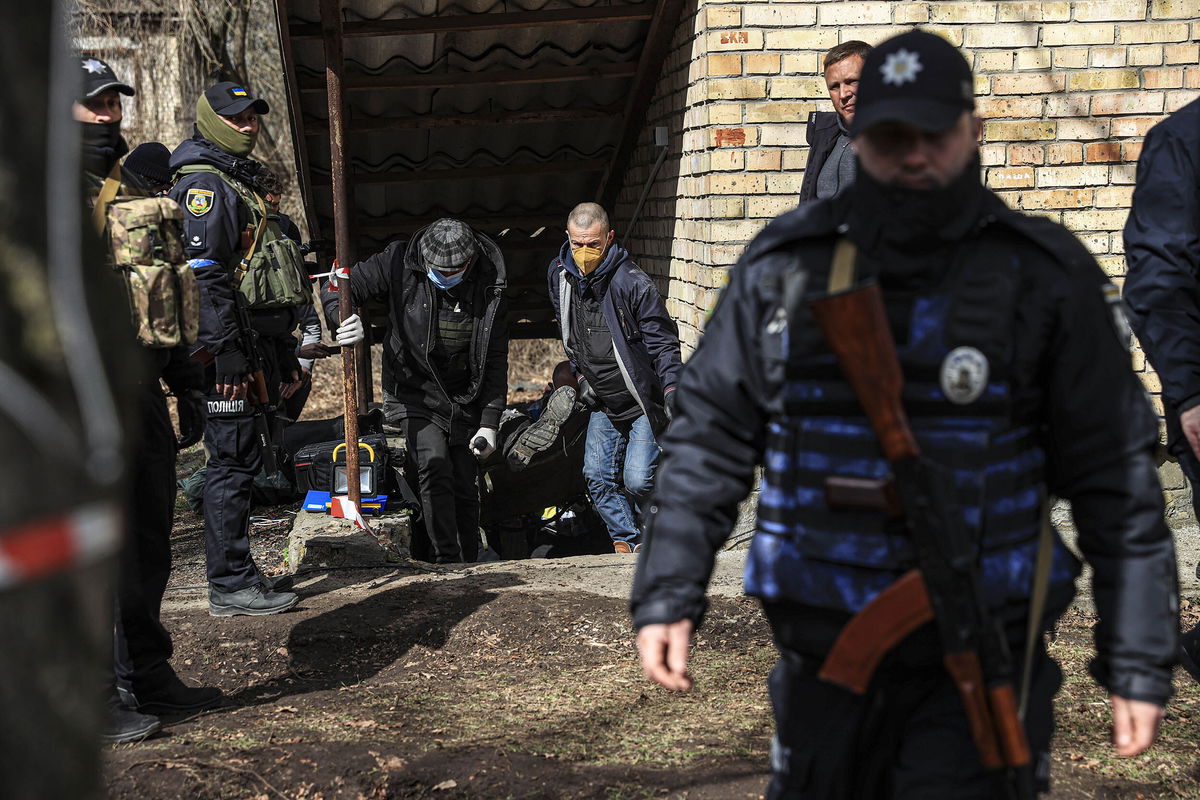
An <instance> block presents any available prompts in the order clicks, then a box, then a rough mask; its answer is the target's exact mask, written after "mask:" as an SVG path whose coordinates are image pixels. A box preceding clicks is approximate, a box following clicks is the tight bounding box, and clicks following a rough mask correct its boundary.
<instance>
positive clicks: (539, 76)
mask: <svg viewBox="0 0 1200 800" xmlns="http://www.w3.org/2000/svg"><path fill="white" fill-rule="evenodd" d="M680 1H681V0H668V2H680ZM637 69H638V65H637V64H633V63H625V62H621V63H616V64H595V65H584V66H576V67H532V68H530V69H507V70H480V71H479V72H441V73H429V74H422V75H392V76H387V75H380V76H373V75H358V76H355V77H354V78H352V79H350V80H348V81H347V82H346V85H345V86H344V87H343V88H344V89H345V90H346V91H351V92H378V91H397V90H402V89H452V88H454V87H456V86H515V85H518V84H525V83H568V82H572V81H591V80H600V79H603V78H629V77H632V76H633V75H634V74H635V73H636V72H637ZM300 91H302V92H309V93H315V92H324V91H325V84H324V82H323V81H320V80H316V79H313V78H304V79H302V80H301V81H300Z"/></svg>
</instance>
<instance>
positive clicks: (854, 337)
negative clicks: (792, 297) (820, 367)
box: [812, 283, 920, 461]
mask: <svg viewBox="0 0 1200 800" xmlns="http://www.w3.org/2000/svg"><path fill="white" fill-rule="evenodd" d="M812 313H813V317H814V318H815V319H816V321H817V324H818V325H820V326H821V330H822V331H823V332H824V333H825V340H826V342H828V344H829V348H830V349H831V350H832V351H833V353H834V355H836V356H837V359H838V363H839V364H840V365H841V367H842V373H843V374H844V375H845V376H846V380H847V382H849V384H850V387H851V388H852V389H854V394H855V395H856V396H857V397H858V401H859V403H861V404H862V406H863V410H864V411H866V412H867V419H869V420H870V421H871V427H872V428H874V429H875V435H876V436H878V437H879V443H880V445H881V446H882V448H883V454H884V456H886V457H887V460H888V461H902V460H904V459H906V458H915V457H916V456H917V455H918V454H919V452H920V451H919V450H918V448H917V441H916V439H915V438H913V435H912V429H911V428H910V427H909V424H908V414H907V413H905V411H904V406H903V404H901V402H900V397H901V391H902V390H903V388H904V373H902V372H901V371H900V359H899V358H898V357H897V356H896V343H895V341H893V339H892V329H891V327H890V326H889V325H888V320H887V312H886V311H885V310H884V307H883V294H882V292H880V290H879V285H878V284H875V283H871V284H867V285H866V286H864V287H863V288H861V289H858V290H856V291H853V292H844V293H842V294H834V295H829V296H828V297H823V298H821V299H820V300H815V301H813V303H812ZM848 365H853V366H854V368H853V369H847V366H848Z"/></svg>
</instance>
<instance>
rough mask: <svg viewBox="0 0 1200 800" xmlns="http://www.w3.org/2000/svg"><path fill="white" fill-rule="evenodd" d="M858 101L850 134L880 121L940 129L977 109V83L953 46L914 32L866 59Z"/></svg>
mask: <svg viewBox="0 0 1200 800" xmlns="http://www.w3.org/2000/svg"><path fill="white" fill-rule="evenodd" d="M856 103H857V108H856V110H855V112H854V122H853V124H852V125H851V127H850V133H851V135H853V136H857V135H858V134H860V133H862V132H863V131H864V130H866V129H867V128H869V127H871V126H872V125H875V124H876V123H879V122H904V123H907V124H909V125H914V126H916V127H918V128H920V129H922V130H926V131H944V130H946V129H948V128H950V127H951V126H953V125H954V123H955V122H957V121H958V118H959V117H960V116H962V112H964V111H971V110H973V109H974V108H975V84H974V79H973V78H972V76H971V67H970V65H969V64H967V60H966V59H965V58H963V54H962V53H960V52H959V50H958V48H957V47H955V46H954V45H952V44H950V43H949V42H947V41H946V40H945V39H943V38H942V37H940V36H935V35H934V34H932V33H926V32H925V31H922V30H919V29H915V28H914V29H913V30H911V31H909V32H907V33H902V34H900V35H899V36H894V37H892V38H891V39H888V40H887V41H885V42H883V43H882V44H880V45H879V46H877V47H876V48H875V49H874V50H872V51H871V52H870V53H869V54H868V55H867V58H866V60H865V61H864V62H863V67H862V74H861V76H860V77H859V81H858V99H857V100H856Z"/></svg>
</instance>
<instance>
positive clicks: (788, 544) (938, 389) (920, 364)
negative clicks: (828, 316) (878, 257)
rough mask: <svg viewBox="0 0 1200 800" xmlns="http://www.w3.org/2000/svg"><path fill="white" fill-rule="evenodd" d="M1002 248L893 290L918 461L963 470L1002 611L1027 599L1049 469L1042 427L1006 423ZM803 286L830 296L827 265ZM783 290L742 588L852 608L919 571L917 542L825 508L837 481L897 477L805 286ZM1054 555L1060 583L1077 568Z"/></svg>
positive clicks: (973, 533) (1008, 296) (1008, 343)
mask: <svg viewBox="0 0 1200 800" xmlns="http://www.w3.org/2000/svg"><path fill="white" fill-rule="evenodd" d="M997 249H998V248H973V250H974V252H973V253H972V255H971V257H970V258H968V259H962V258H960V259H958V262H959V263H958V264H957V265H955V266H953V267H951V269H950V270H949V271H948V273H947V274H946V276H945V277H944V278H943V279H942V280H941V281H940V282H938V284H937V285H934V286H931V287H929V288H923V289H920V290H911V291H900V290H892V291H889V290H887V288H886V286H885V291H884V298H885V306H886V309H887V313H888V318H889V322H890V325H891V328H892V334H893V337H894V338H895V340H896V344H897V353H898V356H899V360H900V364H901V367H902V370H903V373H904V378H905V384H904V392H903V402H904V406H905V409H906V410H907V413H908V415H909V419H910V423H911V426H912V429H913V432H914V435H915V436H916V439H917V442H918V445H919V447H920V449H921V451H922V453H924V455H925V456H926V457H928V458H930V459H932V460H934V461H936V462H938V463H939V464H941V465H943V466H945V467H947V468H949V469H950V470H952V472H953V477H954V487H955V493H956V499H957V502H958V506H959V509H960V510H961V514H962V523H963V530H964V531H965V533H966V535H967V536H969V537H970V545H971V546H972V547H973V549H974V552H975V557H976V558H977V559H978V562H979V565H980V574H981V577H982V583H983V590H984V595H985V599H986V600H987V602H988V603H989V605H991V606H993V607H999V606H1002V605H1004V604H1006V603H1007V602H1010V601H1014V600H1024V599H1025V598H1027V597H1028V596H1029V593H1030V590H1031V585H1032V577H1033V572H1034V563H1035V560H1036V552H1037V539H1038V533H1039V531H1040V524H1041V514H1042V513H1043V509H1042V497H1043V481H1044V465H1045V461H1046V455H1045V452H1044V450H1043V448H1042V445H1041V442H1040V440H1039V437H1038V435H1037V431H1036V430H1035V429H1034V428H1033V426H1031V425H1028V424H1017V423H1015V422H1014V421H1013V418H1012V417H1013V415H1012V403H1013V397H1012V376H1011V374H1010V367H1011V364H1012V362H1013V352H1012V349H1013V344H1012V343H1013V341H1014V334H1015V331H1014V325H1015V320H1016V304H1017V302H1018V289H1017V287H1018V284H1019V265H1018V264H1017V263H1015V259H1006V258H1002V257H997V256H996V254H995V252H996V251H997ZM989 251H991V252H989ZM826 269H827V268H826ZM795 274H797V275H799V274H802V273H800V272H797V273H795ZM808 277H809V285H810V286H813V287H822V288H823V287H824V286H825V283H824V274H823V273H822V272H821V269H820V268H818V269H816V270H813V271H811V272H810V273H809V275H808ZM780 295H781V298H782V299H781V301H780V302H781V308H780V309H779V310H778V311H777V312H776V314H775V315H774V316H773V317H772V318H771V319H770V320H769V321H768V322H767V323H766V324H765V326H764V332H763V342H764V346H763V351H764V354H765V356H764V357H765V360H766V363H764V369H765V370H766V371H767V374H768V375H771V374H774V375H776V376H777V377H778V378H779V381H778V383H777V386H778V396H777V397H776V398H775V407H776V408H777V409H778V413H776V414H775V415H773V418H772V419H771V420H770V422H769V428H768V433H767V441H766V448H765V456H764V471H763V477H762V484H761V492H760V498H759V507H758V530H757V534H758V535H756V536H755V538H754V540H753V542H752V544H751V552H750V556H749V558H748V559H747V567H746V592H747V593H748V594H752V595H757V596H760V597H764V598H767V599H786V600H791V601H795V602H799V603H803V604H806V605H812V606H819V607H823V608H831V609H838V610H843V611H849V612H857V611H859V610H860V609H861V608H862V607H863V606H865V605H866V604H867V603H869V602H870V601H871V600H872V599H874V598H875V596H876V595H878V594H879V593H880V592H881V591H883V590H884V589H885V588H887V587H888V586H889V585H890V584H891V583H892V582H893V581H895V580H896V578H897V577H899V575H900V574H902V573H903V572H904V571H906V570H908V569H910V568H912V567H914V566H916V558H915V553H914V549H913V545H912V540H911V538H910V536H909V535H908V532H907V530H906V528H905V522H904V519H903V518H902V517H894V516H888V515H887V514H885V513H884V512H882V511H877V510H871V509H840V508H839V509H832V508H830V507H829V506H828V505H827V503H826V500H825V492H824V487H825V479H826V478H827V477H831V476H840V477H849V478H868V479H876V480H878V479H883V478H886V477H887V476H888V475H889V473H890V468H889V465H888V463H887V461H886V460H885V459H884V457H883V454H882V453H881V451H880V448H879V444H878V440H877V438H876V435H875V433H874V431H873V429H872V428H871V425H870V423H869V422H868V421H867V419H866V417H865V416H864V414H863V412H862V410H861V407H860V406H859V404H858V401H857V399H856V397H855V395H854V392H853V390H852V389H851V387H850V386H849V384H847V383H846V382H845V381H844V380H843V379H842V376H841V372H840V368H839V366H838V363H837V360H836V358H835V357H834V356H833V354H832V353H831V352H830V351H829V348H828V346H827V345H826V344H825V342H824V339H823V336H822V334H821V332H820V329H819V327H818V326H817V324H816V323H815V321H814V320H813V318H812V314H811V312H810V309H809V305H808V297H809V296H811V291H807V290H801V291H789V290H787V289H786V288H785V289H784V290H783V291H781V292H780ZM781 315H784V316H786V324H780V323H781V321H782V319H783V317H782V316H781ZM1056 546H1057V552H1056V553H1055V555H1054V562H1053V571H1052V574H1051V581H1052V582H1061V581H1069V580H1072V579H1073V578H1074V575H1075V574H1076V572H1077V570H1078V564H1077V562H1076V561H1075V559H1074V557H1073V556H1071V555H1070V554H1069V552H1068V551H1066V550H1065V548H1063V546H1062V545H1061V543H1060V542H1058V541H1057V539H1056Z"/></svg>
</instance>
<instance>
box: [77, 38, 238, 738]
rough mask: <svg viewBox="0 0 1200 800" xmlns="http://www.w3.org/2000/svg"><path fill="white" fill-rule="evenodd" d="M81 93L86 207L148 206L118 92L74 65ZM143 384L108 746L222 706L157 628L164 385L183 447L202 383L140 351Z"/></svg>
mask: <svg viewBox="0 0 1200 800" xmlns="http://www.w3.org/2000/svg"><path fill="white" fill-rule="evenodd" d="M79 64H80V69H81V72H82V80H83V91H82V94H81V96H80V98H79V99H78V100H77V101H76V102H75V105H74V109H73V111H74V115H75V119H76V120H78V121H79V122H80V124H81V126H82V129H83V136H82V139H83V169H84V182H85V188H86V189H87V191H88V194H89V198H90V201H91V203H92V205H93V206H94V204H95V203H96V202H97V198H98V196H99V195H100V193H101V192H102V188H103V187H104V186H105V182H106V181H108V180H110V179H111V180H112V181H114V182H118V183H119V188H117V189H116V196H119V197H130V196H142V197H144V196H148V195H149V193H150V192H149V188H148V187H146V186H145V185H144V184H143V183H142V182H141V181H140V179H139V178H138V177H137V176H136V175H135V174H133V173H130V172H128V171H125V170H123V169H122V168H121V167H120V165H119V159H120V157H121V155H123V154H124V153H126V152H128V151H129V148H128V146H127V145H126V144H125V139H124V138H123V137H122V136H121V131H120V128H121V117H122V108H121V96H122V95H127V96H132V95H133V93H134V90H133V87H131V86H129V85H128V84H125V83H122V82H121V81H120V80H118V79H117V76H116V75H115V74H114V73H113V71H112V68H111V67H110V66H109V65H108V64H107V63H105V62H104V61H102V60H101V59H98V58H92V57H80V58H79ZM139 349H140V350H141V353H142V355H143V356H144V359H145V362H146V374H145V376H144V377H143V378H142V380H141V384H140V386H139V396H140V397H139V401H138V402H139V404H140V413H139V417H138V431H137V435H138V437H140V439H139V442H138V443H139V447H138V449H137V450H136V451H135V452H134V454H133V457H132V459H131V463H130V467H131V489H132V493H131V494H130V497H129V506H128V527H127V535H126V541H125V546H124V547H123V548H122V552H121V569H120V574H119V575H118V581H117V604H116V625H115V634H116V636H115V642H114V648H115V653H114V655H115V664H116V685H115V686H114V687H113V689H112V691H111V697H110V698H109V716H108V727H107V729H106V731H105V733H104V738H105V740H106V741H109V742H128V741H136V740H138V739H142V738H145V737H146V736H148V735H150V734H152V733H154V732H155V731H157V730H158V728H159V727H160V723H159V720H158V719H157V717H156V715H159V714H177V713H186V712H190V711H198V710H201V709H205V708H209V707H211V706H214V705H216V704H217V703H219V702H220V701H221V691H220V690H219V689H215V688H209V687H198V688H197V687H190V686H187V685H186V684H184V683H183V682H182V681H181V680H180V679H179V676H177V675H176V674H175V671H174V670H173V669H172V668H171V666H170V664H168V663H167V662H168V660H169V659H170V658H171V653H172V652H173V650H174V647H173V645H172V643H171V635H170V634H169V633H167V631H166V629H165V628H164V627H163V625H162V623H161V622H160V621H159V612H160V609H161V606H162V598H163V592H164V591H165V590H166V586H167V579H168V577H169V576H170V573H171V526H172V524H173V522H174V515H175V452H176V447H177V442H176V439H175V432H174V429H173V428H172V427H171V418H170V416H169V414H168V412H167V403H166V399H165V398H164V396H163V392H162V389H161V387H160V378H161V379H162V380H163V381H165V382H166V384H167V386H168V387H169V388H170V389H171V391H172V393H173V394H174V395H175V396H176V397H177V398H178V414H179V419H180V425H181V427H182V428H183V438H182V439H181V441H180V442H179V443H178V446H181V447H190V446H191V445H193V444H195V443H196V442H197V441H199V440H200V434H201V430H202V426H203V419H204V411H203V399H202V397H201V390H202V388H203V377H204V376H203V374H202V372H201V370H200V368H199V365H198V364H197V363H196V362H194V361H192V360H191V359H190V358H189V357H188V353H187V350H186V349H185V348H184V347H182V346H175V347H162V348H154V347H148V346H143V347H141V348H139Z"/></svg>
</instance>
